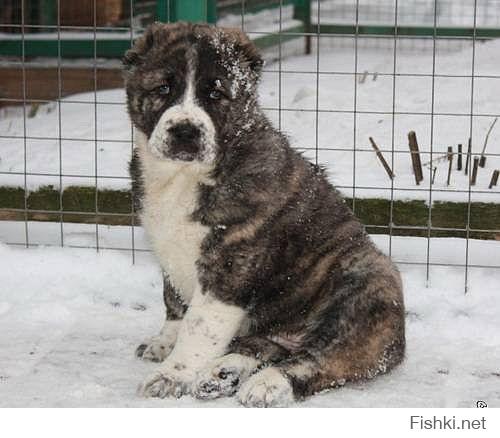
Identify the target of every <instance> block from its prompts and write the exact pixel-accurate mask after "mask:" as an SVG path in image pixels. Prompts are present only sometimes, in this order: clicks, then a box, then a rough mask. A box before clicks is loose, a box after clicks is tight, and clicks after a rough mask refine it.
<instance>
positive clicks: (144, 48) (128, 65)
mask: <svg viewBox="0 0 500 438" xmlns="http://www.w3.org/2000/svg"><path fill="white" fill-rule="evenodd" d="M161 27H162V24H161V23H153V24H151V25H150V26H148V27H147V28H146V30H145V31H144V33H143V34H142V35H141V36H140V37H139V38H137V40H136V41H135V43H134V45H133V46H132V48H130V49H129V50H127V51H126V52H125V55H124V56H123V58H122V63H123V66H124V68H125V70H129V71H130V70H132V69H133V68H134V67H137V66H138V65H139V64H140V63H141V58H142V57H143V56H144V55H145V54H146V53H147V52H148V51H149V49H151V47H152V46H153V43H154V38H155V34H156V33H158V32H160V29H161Z"/></svg>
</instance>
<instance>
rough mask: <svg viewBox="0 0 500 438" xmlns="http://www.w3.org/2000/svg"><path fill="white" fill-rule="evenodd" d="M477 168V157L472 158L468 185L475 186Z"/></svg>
mask: <svg viewBox="0 0 500 438" xmlns="http://www.w3.org/2000/svg"><path fill="white" fill-rule="evenodd" d="M478 167H479V157H474V167H473V168H472V178H471V180H470V185H471V186H475V185H476V179H477V168H478Z"/></svg>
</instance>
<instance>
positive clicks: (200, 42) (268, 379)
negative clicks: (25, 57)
mask: <svg viewBox="0 0 500 438" xmlns="http://www.w3.org/2000/svg"><path fill="white" fill-rule="evenodd" d="M262 64H263V62H262V59H261V57H260V56H259V53H258V51H257V49H256V48H255V46H254V45H253V44H252V43H251V42H250V40H249V39H248V38H247V37H246V36H245V35H244V34H243V33H242V32H240V31H239V30H237V29H224V28H216V27H212V26H208V25H203V24H189V23H176V24H159V23H157V24H153V25H152V26H150V27H149V28H148V29H147V30H146V32H145V33H144V35H143V36H141V37H140V38H139V39H138V40H137V42H136V43H135V45H134V47H133V48H132V49H130V50H129V51H128V52H127V53H126V55H125V57H124V75H125V85H126V92H127V103H128V111H129V114H130V118H131V119H132V122H133V124H134V127H135V132H136V138H135V153H134V156H133V159H132V162H131V166H130V169H131V174H132V178H133V190H134V194H135V199H134V200H135V203H136V208H137V210H138V211H139V212H140V217H141V221H142V224H143V226H144V228H145V229H146V231H147V234H148V236H149V238H150V241H151V244H152V247H153V249H154V251H155V253H156V256H157V257H158V260H159V262H160V264H161V267H162V268H163V271H164V301H165V305H166V309H167V310H166V322H165V325H164V327H163V329H162V330H161V333H160V335H159V336H157V337H155V338H153V339H152V340H150V341H149V342H147V343H145V344H143V345H141V346H139V348H138V350H137V355H138V356H140V357H143V358H145V359H150V360H154V361H163V362H162V363H161V365H160V366H159V368H158V370H157V371H156V372H155V373H154V374H153V375H151V376H149V377H148V378H147V379H146V380H145V381H144V383H143V384H142V386H141V388H140V390H141V392H142V394H143V395H145V396H149V397H167V396H174V397H180V396H182V395H184V394H192V395H194V396H195V397H198V398H200V399H213V398H216V397H223V396H230V395H233V394H235V393H236V394H237V397H238V399H239V401H240V402H241V403H243V404H244V405H246V406H282V405H287V404H289V403H290V402H292V401H293V400H297V399H301V398H304V397H306V396H309V395H311V394H314V393H315V392H318V391H322V390H325V389H327V388H332V387H337V386H341V385H344V384H345V383H346V382H351V381H357V380H361V379H369V378H372V377H374V376H376V375H377V374H380V373H385V372H387V371H389V370H390V369H391V368H393V367H394V366H395V365H397V364H398V363H400V362H401V361H402V359H403V357H404V349H405V335H404V304H403V296H402V285H401V279H400V275H399V273H398V271H397V269H396V268H395V266H394V265H393V264H392V263H391V261H390V260H389V259H388V258H387V257H386V256H384V255H383V254H381V252H380V251H379V250H378V249H377V248H376V247H375V246H374V245H373V243H372V242H371V241H370V239H369V237H368V235H367V234H366V232H365V231H364V228H363V226H362V225H361V224H360V223H359V221H358V220H357V219H356V218H355V217H354V216H353V214H352V212H351V211H350V209H349V208H348V207H347V206H346V204H345V202H344V200H343V199H342V197H341V196H340V194H339V193H338V192H337V191H336V190H335V189H334V188H333V187H332V185H331V184H330V183H329V182H328V180H327V177H326V176H325V173H324V172H323V170H322V169H321V168H318V167H317V166H315V165H313V164H311V163H310V162H308V161H307V160H306V159H305V158H304V157H302V156H301V155H300V154H299V153H298V152H296V151H295V150H294V149H292V148H291V147H290V145H289V143H288V141H287V139H286V138H285V137H284V136H283V135H282V134H281V133H279V132H278V131H277V130H276V129H274V128H273V126H272V125H271V123H270V122H269V121H268V120H267V118H266V117H265V116H264V114H263V112H262V110H261V109H260V108H259V105H258V101H257V84H258V80H259V75H260V71H261V67H262Z"/></svg>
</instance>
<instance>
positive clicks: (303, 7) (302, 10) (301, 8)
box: [293, 0, 311, 55]
mask: <svg viewBox="0 0 500 438" xmlns="http://www.w3.org/2000/svg"><path fill="white" fill-rule="evenodd" d="M293 18H295V19H296V20H301V21H302V23H304V32H306V33H310V32H311V0H295V7H294V8H293ZM305 52H306V54H307V55H309V54H310V53H311V36H310V35H306V42H305Z"/></svg>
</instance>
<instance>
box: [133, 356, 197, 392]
mask: <svg viewBox="0 0 500 438" xmlns="http://www.w3.org/2000/svg"><path fill="white" fill-rule="evenodd" d="M193 380H194V375H192V374H191V373H189V372H187V371H186V370H185V367H184V365H182V364H178V363H176V364H173V366H167V367H164V366H163V367H161V368H160V369H158V370H157V371H156V372H155V373H154V374H152V375H151V376H149V377H148V378H146V380H144V382H143V383H142V385H141V386H140V387H139V391H138V392H139V395H142V396H143V397H158V398H165V397H176V398H180V397H182V396H183V395H185V394H189V393H190V388H191V385H192V382H193Z"/></svg>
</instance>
